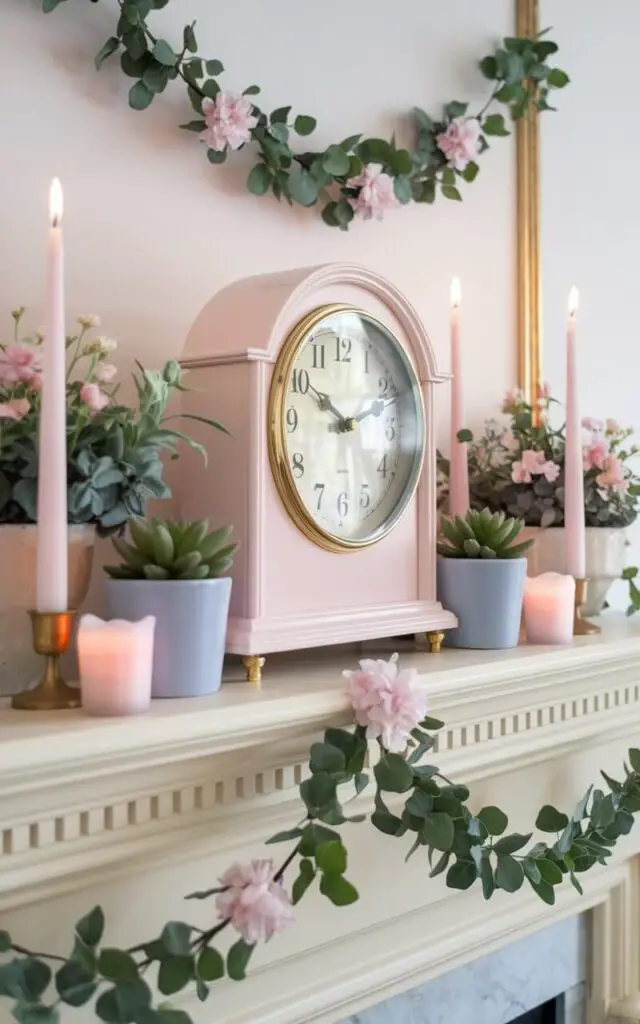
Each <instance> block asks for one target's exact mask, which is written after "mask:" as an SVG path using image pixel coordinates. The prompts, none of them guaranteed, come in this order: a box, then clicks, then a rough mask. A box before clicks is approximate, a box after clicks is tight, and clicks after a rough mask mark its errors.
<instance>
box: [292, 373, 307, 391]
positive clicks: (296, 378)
mask: <svg viewBox="0 0 640 1024" xmlns="http://www.w3.org/2000/svg"><path fill="white" fill-rule="evenodd" d="M291 390H292V391H293V393H294V395H306V393H307V391H308V390H309V374H308V373H307V371H306V370H294V371H293V373H292V374H291Z"/></svg>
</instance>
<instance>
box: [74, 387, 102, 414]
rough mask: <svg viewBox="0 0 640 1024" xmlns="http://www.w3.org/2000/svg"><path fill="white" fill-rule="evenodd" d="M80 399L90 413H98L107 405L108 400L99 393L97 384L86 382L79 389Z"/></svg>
mask: <svg viewBox="0 0 640 1024" xmlns="http://www.w3.org/2000/svg"><path fill="white" fill-rule="evenodd" d="M80 398H81V399H82V401H83V402H84V403H85V405H88V406H89V408H90V409H91V411H92V412H100V410H101V409H104V407H105V405H108V404H109V398H108V396H107V395H105V393H104V391H101V390H100V388H99V387H98V385H97V384H91V383H89V382H87V383H86V384H83V385H82V387H81V388H80Z"/></svg>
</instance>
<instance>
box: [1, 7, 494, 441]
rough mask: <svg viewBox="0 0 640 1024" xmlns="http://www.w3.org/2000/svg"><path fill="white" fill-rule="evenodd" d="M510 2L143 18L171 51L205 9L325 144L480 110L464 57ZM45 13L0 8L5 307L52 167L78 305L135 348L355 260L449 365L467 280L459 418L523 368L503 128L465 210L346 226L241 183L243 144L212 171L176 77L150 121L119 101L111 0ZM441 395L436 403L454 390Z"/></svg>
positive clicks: (71, 292)
mask: <svg viewBox="0 0 640 1024" xmlns="http://www.w3.org/2000/svg"><path fill="white" fill-rule="evenodd" d="M512 6H513V4H512V0H484V2H483V4H481V5H477V4H471V3H470V2H469V0H450V2H448V3H447V4H446V5H444V4H443V5H435V4H429V3H424V0H397V2H395V3H394V4H393V5H390V4H389V3H388V2H386V0H384V2H383V0H351V2H350V3H348V4H345V3H344V2H343V0H325V2H324V4H323V5H322V10H321V14H320V8H319V7H318V6H317V5H312V4H309V3H300V2H299V0H278V2H277V3H266V2H265V0H236V2H235V3H233V4H231V3H229V4H225V3H223V2H218V3H215V4H214V3H212V2H211V0H182V3H179V2H177V0H174V2H173V3H172V4H170V5H169V6H168V7H167V8H166V9H165V10H163V11H159V12H157V14H156V15H155V16H154V27H155V28H156V29H157V32H158V34H161V35H164V36H166V37H167V38H168V39H169V40H172V41H174V42H175V43H176V44H177V43H178V41H179V40H180V39H181V29H182V25H183V24H184V23H185V22H186V21H188V20H191V19H192V18H197V19H198V37H199V43H200V47H201V49H202V51H203V52H205V53H208V55H209V56H212V57H214V56H215V57H218V58H221V59H222V60H223V61H224V63H225V65H226V67H227V68H228V72H227V73H226V74H225V76H224V79H223V81H224V83H225V84H227V85H228V86H229V87H230V88H233V89H241V88H244V87H245V86H247V85H249V84H251V83H253V82H257V83H259V84H261V85H262V86H263V90H264V93H263V96H262V97H261V99H262V101H263V102H264V105H265V108H266V109H269V110H271V109H274V108H275V107H277V106H281V105H283V104H285V103H288V102H292V103H293V104H294V105H295V108H296V110H297V111H298V112H302V113H310V114H314V115H317V116H318V119H319V122H320V130H319V132H318V133H317V142H318V146H319V147H320V146H323V145H326V144H328V143H329V142H331V141H339V140H340V139H341V138H344V137H345V136H347V135H349V134H352V133H354V132H356V131H358V130H363V131H365V132H367V133H370V134H372V135H376V134H380V133H385V134H388V133H390V132H391V131H392V130H394V129H397V130H398V131H399V132H400V133H401V134H402V132H403V131H405V132H406V122H405V123H404V124H403V117H404V115H405V114H406V112H407V111H408V110H409V108H410V107H411V106H413V105H416V104H417V105H420V106H424V107H426V108H428V109H432V110H433V111H434V112H438V110H439V106H440V104H441V103H442V102H444V101H446V100H449V99H452V98H460V99H471V100H474V101H476V102H477V103H478V105H481V104H482V102H483V100H484V97H485V94H486V85H487V83H486V82H485V81H484V80H483V79H482V77H481V75H480V73H479V71H477V69H476V67H475V63H476V61H477V59H478V58H480V57H481V56H483V55H484V54H485V53H487V52H489V50H490V49H491V47H492V46H493V43H494V42H495V40H496V39H497V38H498V37H500V36H502V35H504V34H505V33H507V32H509V31H511V25H512ZM40 8H41V0H2V13H1V14H0V97H2V99H1V100H0V127H1V129H2V139H3V142H4V145H3V157H2V160H0V195H2V196H3V200H2V201H0V260H1V264H2V267H3V272H2V274H1V275H0V310H3V309H7V310H9V309H10V308H11V307H13V306H15V305H17V304H19V303H25V304H27V305H30V306H33V307H36V308H38V307H39V306H40V302H41V295H42V257H43V244H44V235H45V231H46V203H47V187H48V182H49V179H50V178H51V177H52V175H54V174H57V175H59V176H60V178H61V179H62V181H63V184H64V188H65V196H66V214H65V229H66V252H67V268H68V269H67V288H68V303H67V305H68V311H69V315H75V313H76V312H77V311H85V312H96V313H100V314H101V315H102V317H103V321H104V328H105V331H106V332H107V333H109V334H111V335H113V336H114V337H116V338H118V339H119V340H120V342H121V345H122V354H123V355H124V356H126V357H128V360H127V361H130V359H131V358H132V357H133V356H136V357H138V358H140V359H141V360H143V361H144V362H146V363H148V364H157V363H159V362H161V361H162V360H164V359H165V358H166V357H168V356H173V355H177V354H178V353H179V352H180V349H181V346H182V344H183V341H184V338H185V335H186V332H187V329H188V327H189V325H190V322H191V321H192V319H193V318H194V317H195V315H196V314H197V313H198V311H199V309H200V308H201V306H202V305H203V304H204V302H205V301H206V300H207V299H208V298H209V297H210V296H211V294H212V293H213V292H215V291H216V290H217V289H219V288H220V287H221V286H223V285H224V284H226V283H228V282H229V281H231V280H233V279H235V278H237V277H241V276H245V275H248V274H253V273H259V272H260V271H267V270H272V269H277V268H283V267H290V266H296V265H309V264H314V263H321V262H326V261H330V260H344V259H347V260H353V261H357V262H363V263H367V264H369V265H370V266H372V267H374V268H375V269H377V270H379V271H382V272H383V273H385V274H387V275H388V276H389V277H390V278H392V279H393V280H394V281H395V282H396V283H397V284H398V285H399V286H400V287H401V288H402V289H404V291H405V292H406V293H407V295H408V296H409V297H410V299H411V300H412V301H413V303H414V304H415V305H416V307H417V308H418V310H419V312H420V313H421V314H422V316H423V318H424V320H425V322H426V324H427V327H428V329H429V332H430V334H431V336H432V340H433V342H434V345H435V347H436V349H437V352H438V355H439V359H440V362H441V364H442V366H443V367H444V368H445V369H446V368H448V359H449V357H448V339H447V315H448V292H449V282H450V279H451V276H452V275H453V274H454V273H457V274H459V275H460V276H461V278H462V280H463V285H464V291H465V343H466V346H467V352H468V359H469V366H468V373H469V378H470V388H469V391H470V393H469V407H470V412H471V413H472V414H474V415H476V417H477V416H481V414H482V413H483V412H484V411H485V410H486V409H488V408H489V407H490V406H491V404H492V403H493V402H494V401H495V400H497V399H498V398H499V397H500V396H501V394H502V392H503V390H504V389H505V388H506V386H507V385H508V383H509V382H510V381H511V380H512V378H513V372H514V343H513V332H512V324H513V316H514V314H513V308H514V276H513V273H514V271H513V258H512V232H513V223H514V211H513V204H514V193H513V183H514V179H513V146H512V143H511V141H510V140H507V141H504V140H497V141H496V145H495V148H494V149H492V150H491V152H489V153H487V154H486V157H485V159H484V160H483V168H482V173H481V175H480V177H479V179H478V181H477V182H476V183H475V185H474V186H470V187H469V188H468V190H467V193H466V196H467V198H466V200H465V202H464V203H463V204H456V203H452V202H448V201H445V200H441V201H440V202H439V203H438V204H437V205H436V206H435V207H433V208H430V207H416V206H413V207H411V208H410V209H404V210H400V211H398V212H397V213H395V214H393V215H391V216H389V217H388V219H387V220H386V221H385V222H384V223H383V224H378V223H370V224H359V225H357V226H356V227H355V228H354V230H352V231H351V232H349V233H348V234H344V233H340V232H338V231H335V230H332V229H329V228H327V227H325V226H324V224H322V222H320V221H319V219H318V217H317V215H315V214H314V213H313V212H305V211H300V210H298V211H296V212H290V211H289V210H288V208H285V207H282V208H280V207H279V206H278V205H277V203H275V201H272V200H270V199H266V198H264V199H257V198H254V197H252V196H250V195H249V194H248V193H247V192H246V190H245V188H244V179H245V177H246V168H247V157H246V156H245V155H241V156H239V157H236V159H234V160H233V161H231V162H230V163H229V164H228V165H225V167H224V168H212V167H211V166H210V165H209V164H208V162H207V160H206V158H205V154H204V152H203V151H201V149H200V145H199V143H198V142H197V140H196V139H195V138H194V136H193V135H189V134H187V133H185V132H181V131H179V130H178V129H177V125H178V124H179V123H180V122H181V121H185V120H189V118H190V109H189V107H188V102H187V99H186V96H185V95H184V94H183V91H182V89H181V88H180V87H179V86H178V85H174V87H173V89H172V90H171V91H170V93H167V94H165V96H164V97H162V98H161V99H160V100H159V101H157V103H156V104H154V106H153V107H152V108H151V109H150V110H148V111H147V112H145V113H143V114H139V113H135V112H133V111H130V110H129V109H128V107H127V98H126V93H127V88H128V85H130V84H131V82H130V80H128V79H125V78H124V76H123V75H122V74H121V72H120V70H119V68H118V67H117V66H114V67H112V68H110V69H109V70H107V68H106V67H105V69H104V70H103V71H102V72H101V73H100V74H99V75H98V74H96V72H95V71H94V69H93V63H92V61H93V55H94V54H95V52H96V51H97V50H98V49H99V47H100V46H101V44H102V42H103V41H104V40H105V39H106V37H107V36H108V35H109V34H110V31H111V30H112V29H113V27H114V25H115V20H114V19H115V13H114V12H115V9H116V4H115V0H104V2H102V3H100V4H97V5H95V6H94V5H93V4H90V3H88V2H87V0H68V2H67V3H63V4H62V5H61V6H60V8H59V9H58V10H57V11H56V12H55V13H53V14H50V15H46V16H45V15H44V14H42V13H41V10H40ZM313 142H314V143H315V137H314V139H313ZM301 145H302V146H304V142H303V143H301ZM35 319H36V320H37V321H38V322H39V320H40V319H41V316H40V312H38V313H37V315H36V317H35ZM1 336H2V335H1V334H0V337H1ZM442 390H443V391H444V388H443V389H442ZM439 404H440V409H441V416H442V415H443V413H444V411H445V410H446V407H447V404H448V395H444V398H441V399H440V403H439ZM445 433H446V432H445ZM444 436H445V434H443V439H444Z"/></svg>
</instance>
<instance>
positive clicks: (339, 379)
mask: <svg viewBox="0 0 640 1024" xmlns="http://www.w3.org/2000/svg"><path fill="white" fill-rule="evenodd" d="M271 425H272V432H271V438H270V440H271V452H270V454H271V464H272V467H273V469H274V473H275V476H276V481H277V483H278V486H279V489H280V494H281V497H282V498H283V500H284V502H285V505H286V507H287V510H288V511H289V513H290V515H291V516H292V518H293V519H294V521H295V522H296V523H297V525H298V526H300V528H301V529H302V530H303V531H304V532H305V533H306V534H307V536H309V537H310V538H311V539H312V540H314V541H315V542H316V543H319V544H321V545H322V546H324V547H328V548H329V549H330V550H342V549H349V548H357V547H362V546H364V545H366V544H371V543H374V542H375V541H377V540H380V539H381V538H382V537H383V536H385V534H387V533H388V532H389V531H390V530H391V529H392V528H393V526H394V525H395V524H396V522H397V521H398V519H399V518H400V516H401V515H402V513H403V512H404V511H405V509H406V507H407V505H408V503H409V501H410V500H411V498H412V496H413V494H414V491H415V488H416V485H417V482H418V477H419V474H420V468H421V465H422V458H423V454H424V446H425V422H424V410H423V405H422V396H421V392H420V385H419V382H418V380H417V378H416V375H415V372H414V370H413V367H412V365H411V363H410V362H409V359H408V357H407V355H406V353H405V351H404V349H403V348H402V346H401V344H400V343H399V341H398V340H397V339H396V338H395V336H394V335H393V334H392V333H391V331H389V330H388V328H386V327H385V326H384V325H383V324H382V323H380V322H379V321H377V320H375V319H374V318H373V317H370V316H369V315H368V314H366V313H364V312H362V311H359V310H355V309H351V308H349V307H340V306H334V307H324V308H322V309H320V310H316V311H315V312H314V313H311V314H309V315H308V316H307V317H305V319H304V320H303V321H302V322H301V323H300V324H299V325H298V327H297V328H296V329H295V330H294V331H293V332H292V334H291V335H290V337H289V339H288V341H287V342H286V343H285V345H284V347H283V350H282V352H281V356H280V360H279V365H278V366H276V370H275V372H274V384H273V386H272V395H271Z"/></svg>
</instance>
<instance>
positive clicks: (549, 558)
mask: <svg viewBox="0 0 640 1024" xmlns="http://www.w3.org/2000/svg"><path fill="white" fill-rule="evenodd" d="M522 536H523V539H526V538H529V537H533V538H534V539H535V542H536V543H535V545H534V546H533V547H532V548H531V550H530V551H529V553H528V555H527V561H528V563H529V565H528V574H529V576H538V575H539V574H540V573H541V572H564V527H562V526H561V527H555V528H554V527H553V526H550V527H549V528H548V529H546V530H543V529H542V528H541V527H539V526H529V527H527V529H526V530H523V533H522ZM626 545H627V531H626V529H625V528H624V527H623V526H588V527H587V530H586V553H587V576H588V577H589V593H588V598H587V604H586V606H585V608H584V613H585V615H599V614H600V612H601V611H602V609H603V607H604V603H605V601H606V598H607V593H608V592H609V588H610V586H611V584H612V583H613V582H614V581H615V580H617V579H620V576H621V575H622V570H623V569H624V563H625V547H626Z"/></svg>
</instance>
